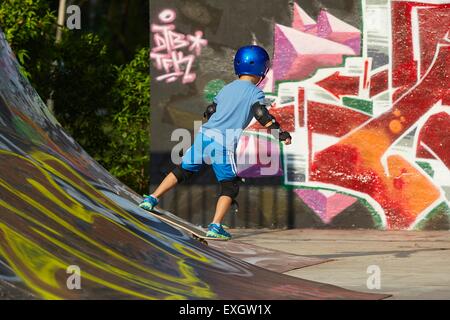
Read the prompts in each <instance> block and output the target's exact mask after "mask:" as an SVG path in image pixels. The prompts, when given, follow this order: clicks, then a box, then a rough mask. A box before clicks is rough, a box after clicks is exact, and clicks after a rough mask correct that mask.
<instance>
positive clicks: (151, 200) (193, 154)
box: [139, 137, 203, 211]
mask: <svg viewBox="0 0 450 320" xmlns="http://www.w3.org/2000/svg"><path fill="white" fill-rule="evenodd" d="M201 143H202V140H201V137H200V139H199V138H198V137H197V138H196V139H195V140H194V144H193V145H192V146H191V147H190V148H189V149H188V151H187V152H186V154H185V155H184V156H183V159H182V162H181V165H180V166H178V167H176V168H175V169H174V170H173V171H172V172H171V173H169V174H168V175H167V176H166V177H165V178H164V180H163V181H162V182H161V183H160V184H159V186H158V187H157V188H156V190H155V191H154V192H153V193H152V194H151V195H150V196H147V197H145V198H144V200H143V202H141V204H140V205H139V206H140V207H141V208H143V209H145V210H149V211H151V210H153V208H154V207H155V206H156V205H158V203H159V198H160V197H162V196H163V195H164V194H165V193H167V192H168V191H170V190H171V189H173V188H174V187H175V186H176V185H177V184H178V183H182V182H184V181H186V180H189V179H190V177H191V176H192V175H193V174H194V173H195V172H198V171H200V169H201V167H202V166H203V160H202V145H201Z"/></svg>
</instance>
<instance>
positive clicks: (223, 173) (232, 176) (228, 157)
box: [207, 150, 239, 239]
mask: <svg viewBox="0 0 450 320" xmlns="http://www.w3.org/2000/svg"><path fill="white" fill-rule="evenodd" d="M221 157H222V155H221V154H220V152H219V155H217V153H216V157H215V161H214V162H213V164H212V166H213V170H214V173H215V174H216V177H217V180H218V181H219V183H220V194H219V199H218V200H217V205H216V212H215V214H214V219H213V222H212V223H211V224H210V225H209V227H208V233H207V235H208V236H211V237H217V238H223V239H231V235H230V234H229V233H228V232H227V231H225V230H224V229H223V227H222V221H223V218H224V217H225V215H226V213H227V212H228V210H230V207H231V204H232V203H233V200H234V199H235V198H236V197H237V195H238V193H239V180H238V178H237V174H236V165H235V162H234V153H232V152H228V151H226V150H223V157H222V160H221V161H218V160H219V159H220V158H221Z"/></svg>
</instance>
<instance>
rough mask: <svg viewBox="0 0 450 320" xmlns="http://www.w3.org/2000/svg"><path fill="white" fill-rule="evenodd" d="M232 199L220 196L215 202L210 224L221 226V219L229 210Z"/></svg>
mask: <svg viewBox="0 0 450 320" xmlns="http://www.w3.org/2000/svg"><path fill="white" fill-rule="evenodd" d="M232 202H233V199H232V198H231V197H229V196H220V197H219V199H218V200H217V205H216V213H215V214H214V219H213V222H212V223H216V224H222V221H223V218H224V217H225V215H226V214H227V212H228V210H230V207H231V203H232Z"/></svg>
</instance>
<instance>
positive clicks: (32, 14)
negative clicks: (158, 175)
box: [0, 0, 150, 193]
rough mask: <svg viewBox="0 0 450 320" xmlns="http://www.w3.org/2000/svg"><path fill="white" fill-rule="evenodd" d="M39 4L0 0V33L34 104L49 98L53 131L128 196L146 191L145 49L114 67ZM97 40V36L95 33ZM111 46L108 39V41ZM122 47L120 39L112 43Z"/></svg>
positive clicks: (107, 54)
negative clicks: (56, 127) (66, 136)
mask: <svg viewBox="0 0 450 320" xmlns="http://www.w3.org/2000/svg"><path fill="white" fill-rule="evenodd" d="M50 5H55V3H54V2H50V1H46V0H0V27H1V28H2V30H3V32H4V33H5V35H6V38H7V40H8V42H9V43H10V45H11V47H12V49H13V50H14V52H15V53H16V56H17V57H18V60H19V62H20V63H21V65H22V68H23V70H22V73H23V74H24V75H25V76H27V77H28V78H29V79H30V81H31V83H32V85H33V86H34V87H35V88H36V90H37V91H38V93H39V95H40V96H41V98H42V99H43V100H44V101H46V100H47V99H48V98H50V97H52V99H53V101H54V110H53V111H54V113H55V116H56V118H57V119H58V121H59V122H60V123H61V125H62V126H63V127H64V128H65V129H66V130H67V131H68V132H69V133H70V134H71V135H72V136H73V138H74V139H75V140H76V141H77V142H78V143H80V144H81V145H82V146H83V148H84V149H85V150H86V151H87V152H88V153H89V154H90V155H91V156H93V157H94V158H95V159H96V160H97V161H99V162H100V163H101V164H102V165H103V166H105V168H106V169H108V170H109V171H110V172H111V173H112V174H114V175H116V176H117V177H118V178H119V179H121V180H122V181H123V182H124V183H126V184H128V185H129V186H130V187H131V188H134V189H135V191H137V192H139V193H143V192H145V191H147V188H148V170H147V169H148V162H149V103H150V77H149V58H148V54H149V51H148V49H142V50H140V51H138V52H137V54H136V56H135V58H134V59H133V60H132V61H131V62H130V63H129V64H127V65H124V66H117V65H115V64H114V62H113V61H118V59H117V57H116V53H112V52H111V50H110V49H109V48H110V47H114V46H113V45H112V44H111V43H110V42H108V43H106V42H104V41H103V39H101V38H100V37H99V36H98V35H96V34H94V33H92V32H91V33H85V32H84V31H70V30H67V29H63V36H62V40H61V42H59V43H58V44H55V34H56V16H55V12H54V11H52V10H50ZM102 34H103V33H102ZM109 40H111V39H109ZM120 43H121V45H123V46H125V45H126V39H122V40H121V41H120Z"/></svg>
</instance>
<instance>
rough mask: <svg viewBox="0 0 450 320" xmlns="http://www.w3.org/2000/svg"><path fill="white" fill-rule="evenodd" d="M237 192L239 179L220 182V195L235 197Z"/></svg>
mask: <svg viewBox="0 0 450 320" xmlns="http://www.w3.org/2000/svg"><path fill="white" fill-rule="evenodd" d="M238 194H239V179H234V180H227V181H221V182H220V194H219V197H220V196H228V197H230V198H231V199H235V198H236V197H237V196H238Z"/></svg>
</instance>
